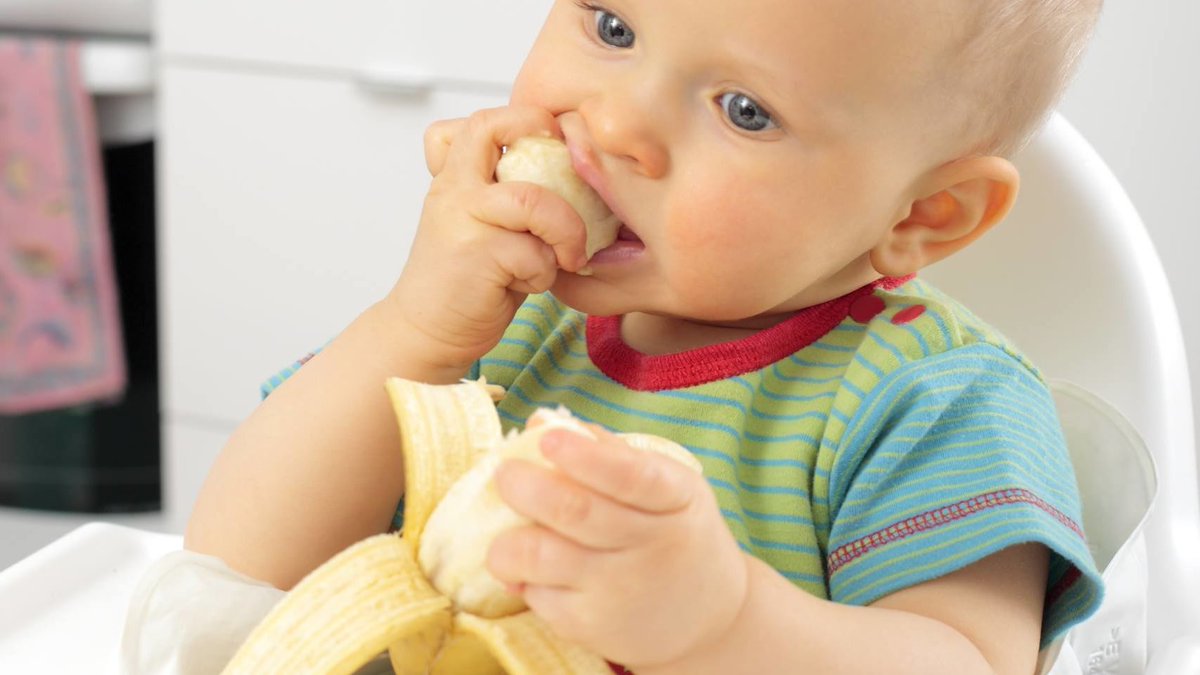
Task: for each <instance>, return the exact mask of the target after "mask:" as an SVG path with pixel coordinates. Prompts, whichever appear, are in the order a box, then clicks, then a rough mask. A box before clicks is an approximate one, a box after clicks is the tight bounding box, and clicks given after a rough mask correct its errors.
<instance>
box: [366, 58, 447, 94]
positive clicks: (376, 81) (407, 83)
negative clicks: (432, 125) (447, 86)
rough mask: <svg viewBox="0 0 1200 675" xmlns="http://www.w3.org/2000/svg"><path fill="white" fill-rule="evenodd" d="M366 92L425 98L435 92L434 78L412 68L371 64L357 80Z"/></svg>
mask: <svg viewBox="0 0 1200 675" xmlns="http://www.w3.org/2000/svg"><path fill="white" fill-rule="evenodd" d="M355 79H356V80H357V81H358V84H359V85H360V86H361V87H362V88H363V89H365V90H367V91H369V92H372V93H377V94H390V95H396V96H424V95H426V94H428V93H429V92H431V91H433V85H434V82H433V76H431V75H430V74H429V73H427V72H425V71H422V70H418V69H416V68H413V67H411V66H394V65H388V64H382V63H381V64H370V65H367V66H365V67H363V68H361V69H359V71H358V74H357V77H356V78H355Z"/></svg>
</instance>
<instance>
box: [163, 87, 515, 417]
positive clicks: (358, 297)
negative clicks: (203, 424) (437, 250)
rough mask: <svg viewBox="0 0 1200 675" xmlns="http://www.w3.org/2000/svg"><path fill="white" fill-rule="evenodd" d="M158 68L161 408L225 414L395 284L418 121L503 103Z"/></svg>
mask: <svg viewBox="0 0 1200 675" xmlns="http://www.w3.org/2000/svg"><path fill="white" fill-rule="evenodd" d="M168 70H169V72H168V77H167V78H166V82H164V86H163V89H162V95H163V103H162V107H161V113H162V119H163V123H164V128H165V129H166V134H165V136H164V138H163V140H162V155H161V156H162V158H163V160H164V161H163V165H162V169H161V171H160V181H161V183H162V187H163V197H164V202H163V207H162V215H163V219H164V222H165V223H166V227H165V228H164V232H163V244H162V246H161V247H160V250H161V252H162V257H161V261H162V266H163V269H164V271H165V276H164V290H165V298H166V302H165V305H164V307H163V310H164V311H163V316H164V321H163V328H164V332H163V338H164V343H165V347H166V349H165V352H164V353H165V355H166V362H165V370H166V373H167V381H166V387H165V389H164V392H165V394H164V395H165V401H166V406H167V409H168V411H170V412H171V413H176V414H184V415H191V416H202V417H215V418H218V419H221V420H238V419H241V418H243V417H245V415H246V414H247V413H249V412H250V410H251V408H253V406H254V404H255V403H256V401H257V392H258V384H259V383H260V382H262V381H263V380H264V379H266V378H267V377H269V376H270V375H273V374H274V373H275V372H277V371H278V370H280V369H281V368H283V367H285V366H287V365H289V364H290V363H291V362H292V361H293V360H295V359H297V358H300V357H301V356H303V355H304V354H305V353H307V352H308V351H309V350H311V349H313V348H316V347H319V346H320V345H322V344H324V343H325V342H326V341H327V340H329V339H330V338H332V337H334V336H335V335H336V334H337V332H338V331H339V330H340V329H341V328H342V327H344V326H345V325H346V324H347V323H348V322H349V321H350V320H351V319H352V318H354V316H356V315H357V314H358V313H359V312H360V311H361V310H362V309H363V308H365V307H366V306H367V305H368V304H370V303H371V302H373V301H375V300H377V299H379V298H381V297H383V295H384V294H385V293H386V292H387V290H388V289H389V288H390V287H391V285H392V283H394V282H395V280H396V278H397V276H398V275H399V272H400V270H401V268H402V266H403V264H404V261H405V258H406V256H407V252H408V248H409V245H410V243H411V241H412V237H413V233H414V231H415V228H416V223H417V220H418V217H419V215H420V209H421V204H422V201H423V199H424V195H425V190H426V188H427V187H428V184H429V174H428V173H427V171H426V168H425V160H424V155H423V150H422V138H423V132H424V129H425V127H426V126H427V125H428V124H429V122H430V121H432V120H434V119H437V118H441V117H448V116H457V115H462V114H464V111H469V110H473V109H476V108H480V107H488V106H494V105H500V104H502V103H503V101H504V99H503V98H501V97H497V96H494V95H471V94H461V93H451V94H443V93H438V92H435V93H433V94H432V95H429V96H426V97H421V98H418V99H405V98H395V97H387V96H384V97H380V96H376V95H371V94H367V93H364V92H363V91H362V90H361V89H359V88H358V87H357V86H355V85H354V84H353V83H348V82H344V81H341V80H323V79H307V78H287V77H270V76H265V75H262V74H260V73H242V72H237V71H223V70H205V69H197V68H191V67H169V68H168Z"/></svg>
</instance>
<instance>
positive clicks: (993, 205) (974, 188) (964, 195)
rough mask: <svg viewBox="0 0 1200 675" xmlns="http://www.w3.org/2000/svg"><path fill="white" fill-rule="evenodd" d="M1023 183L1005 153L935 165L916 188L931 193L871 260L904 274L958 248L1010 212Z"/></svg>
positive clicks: (889, 273) (892, 272) (878, 268)
mask: <svg viewBox="0 0 1200 675" xmlns="http://www.w3.org/2000/svg"><path fill="white" fill-rule="evenodd" d="M1020 182H1021V181H1020V176H1019V174H1018V173H1017V168H1016V167H1015V166H1013V165H1012V163H1011V162H1009V161H1008V160H1007V159H1004V158H1003V157H968V158H964V159H959V160H956V161H953V162H950V163H949V164H944V165H942V166H940V167H938V168H936V169H934V170H933V171H931V172H929V173H928V174H926V175H925V176H923V177H922V178H921V179H920V181H919V182H918V184H917V186H916V188H915V191H914V192H915V194H919V195H926V196H922V197H920V198H918V199H916V200H914V201H913V202H912V203H911V207H910V208H909V212H908V215H907V216H905V217H904V218H903V219H902V220H900V221H899V222H897V223H896V224H894V225H892V227H891V228H890V229H889V230H888V231H887V233H886V234H885V235H884V237H883V239H882V241H880V242H879V244H877V245H876V246H875V248H873V249H871V253H870V256H871V265H872V266H873V267H874V268H875V271H876V272H879V273H880V274H883V275H885V276H892V277H900V276H905V275H908V274H912V273H914V272H916V271H917V270H920V269H921V268H923V267H928V266H929V265H932V264H933V263H935V262H937V261H939V260H941V259H942V258H945V257H947V256H949V255H951V254H953V253H955V252H957V251H959V250H960V249H962V248H964V247H966V246H967V245H968V244H970V243H971V242H973V241H975V240H976V239H978V238H979V237H981V236H983V234H984V233H985V232H987V231H988V230H989V229H991V227H992V226H993V225H995V224H996V223H998V222H1000V221H1001V220H1002V219H1003V218H1004V216H1006V215H1008V212H1009V210H1010V209H1011V208H1012V205H1013V202H1014V201H1015V200H1016V198H1017V190H1018V188H1019V187H1020Z"/></svg>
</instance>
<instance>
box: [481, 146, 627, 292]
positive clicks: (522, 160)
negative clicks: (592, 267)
mask: <svg viewBox="0 0 1200 675" xmlns="http://www.w3.org/2000/svg"><path fill="white" fill-rule="evenodd" d="M496 179H497V180H498V181H500V182H506V181H524V182H527V183H535V184H537V185H540V186H542V187H544V188H546V189H548V190H550V191H552V192H554V193H555V194H557V195H558V196H560V197H562V198H563V199H565V200H566V201H567V203H568V204H570V205H571V208H573V209H575V211H576V213H578V214H579V217H580V218H581V219H582V220H583V225H584V227H585V228H587V244H586V246H585V247H584V253H585V254H586V255H587V257H588V258H591V257H592V256H593V255H595V254H596V251H599V250H600V249H602V248H605V247H606V246H609V245H610V244H612V243H613V242H614V241H616V240H617V231H618V230H620V229H621V220H620V219H619V218H617V216H616V215H614V214H613V212H612V211H611V210H610V209H609V208H608V205H607V204H605V203H604V200H603V199H601V198H600V195H598V194H596V192H595V191H594V190H592V188H591V186H589V185H588V184H587V183H585V182H584V181H583V179H581V178H580V177H579V176H578V175H577V174H576V173H575V170H574V169H572V168H571V153H570V151H569V150H568V149H567V146H566V144H565V143H563V142H562V141H560V140H558V139H556V138H542V137H539V136H527V137H524V138H519V139H517V140H516V141H515V142H514V143H513V144H512V145H510V146H508V148H507V149H506V151H505V153H504V156H503V157H501V158H500V162H499V163H498V164H497V165H496ZM585 270H586V268H585ZM581 273H582V272H581Z"/></svg>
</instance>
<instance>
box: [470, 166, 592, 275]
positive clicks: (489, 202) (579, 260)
mask: <svg viewBox="0 0 1200 675" xmlns="http://www.w3.org/2000/svg"><path fill="white" fill-rule="evenodd" d="M468 208H469V213H470V215H471V216H472V217H473V218H475V219H476V220H479V221H481V222H485V223H490V224H492V225H496V226H498V227H502V228H504V229H506V230H509V231H511V232H529V233H530V234H532V235H533V236H535V237H537V238H538V239H540V240H541V241H543V242H545V243H546V245H548V246H550V248H552V249H553V250H554V257H555V259H556V260H557V262H558V266H559V267H561V268H563V269H565V270H567V271H569V272H574V271H577V270H579V269H580V268H581V267H583V266H584V265H586V264H587V255H586V254H585V252H584V249H585V247H586V244H587V230H586V228H585V227H584V224H583V220H582V219H580V217H579V214H578V213H576V212H575V209H573V208H571V205H570V204H568V203H567V201H566V200H565V199H563V198H562V197H560V196H558V195H556V194H555V193H554V192H552V191H550V190H547V189H546V188H543V187H541V186H538V185H534V184H533V183H495V184H492V185H488V186H487V187H485V188H484V189H483V192H482V194H481V195H480V199H478V200H477V201H475V202H472V203H471V204H470V205H469V207H468Z"/></svg>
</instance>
